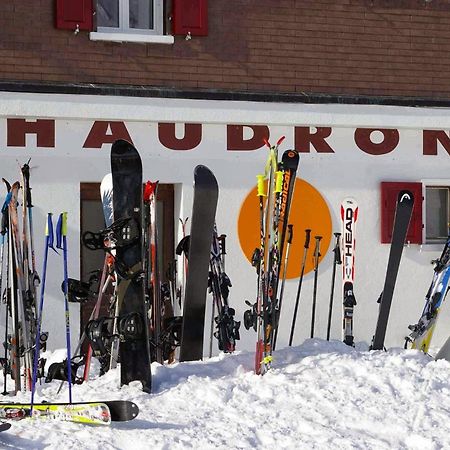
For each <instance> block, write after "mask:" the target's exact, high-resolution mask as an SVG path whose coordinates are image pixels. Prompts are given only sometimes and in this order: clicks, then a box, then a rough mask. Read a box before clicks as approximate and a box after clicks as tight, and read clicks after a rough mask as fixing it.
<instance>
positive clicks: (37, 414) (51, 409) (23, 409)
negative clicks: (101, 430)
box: [0, 402, 111, 425]
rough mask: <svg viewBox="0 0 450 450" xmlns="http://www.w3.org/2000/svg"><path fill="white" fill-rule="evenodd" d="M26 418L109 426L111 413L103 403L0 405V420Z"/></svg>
mask: <svg viewBox="0 0 450 450" xmlns="http://www.w3.org/2000/svg"><path fill="white" fill-rule="evenodd" d="M26 418H33V419H48V420H61V421H65V422H74V423H81V424H86V425H109V424H110V423H111V413H110V410H109V408H108V405H107V404H106V403H104V402H85V403H72V404H69V403H35V404H34V405H33V408H32V407H31V404H30V403H0V419H3V420H5V419H8V420H22V419H26Z"/></svg>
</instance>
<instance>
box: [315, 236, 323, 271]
mask: <svg viewBox="0 0 450 450" xmlns="http://www.w3.org/2000/svg"><path fill="white" fill-rule="evenodd" d="M314 239H315V240H316V246H315V248H314V258H315V261H316V264H317V263H318V262H319V257H320V256H321V255H320V240H321V239H322V236H314Z"/></svg>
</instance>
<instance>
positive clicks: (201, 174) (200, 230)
mask: <svg viewBox="0 0 450 450" xmlns="http://www.w3.org/2000/svg"><path fill="white" fill-rule="evenodd" d="M218 195H219V187H218V185H217V180H216V178H215V176H214V174H213V173H212V172H211V171H210V170H209V169H208V168H207V167H205V166H197V167H196V168H195V170H194V203H193V206H192V216H191V217H192V219H191V232H190V242H189V258H188V261H189V265H188V274H187V279H186V291H185V297H184V308H183V328H182V334H181V348H180V361H196V360H199V359H202V357H203V333H204V327H205V306H206V294H207V292H206V291H207V288H208V275H209V260H210V254H211V244H212V238H213V231H214V221H215V216H216V208H217V198H218Z"/></svg>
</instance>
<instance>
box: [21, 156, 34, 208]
mask: <svg viewBox="0 0 450 450" xmlns="http://www.w3.org/2000/svg"><path fill="white" fill-rule="evenodd" d="M30 161H31V158H30V159H29V160H28V162H27V163H26V164H24V165H23V166H22V169H21V170H22V174H23V178H24V180H25V182H26V183H25V184H26V188H27V207H28V208H31V207H32V206H33V204H32V202H31V188H30V166H29V163H30Z"/></svg>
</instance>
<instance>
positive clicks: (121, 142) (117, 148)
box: [111, 139, 137, 155]
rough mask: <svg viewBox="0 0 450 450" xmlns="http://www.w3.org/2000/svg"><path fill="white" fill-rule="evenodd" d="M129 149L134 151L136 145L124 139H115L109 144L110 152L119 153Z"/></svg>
mask: <svg viewBox="0 0 450 450" xmlns="http://www.w3.org/2000/svg"><path fill="white" fill-rule="evenodd" d="M129 151H136V152H137V150H136V147H135V146H134V145H133V144H132V143H131V142H128V141H126V140H125V139H117V140H116V141H114V142H113V144H112V146H111V154H116V155H121V154H123V153H127V152H129Z"/></svg>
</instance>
